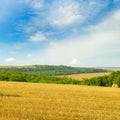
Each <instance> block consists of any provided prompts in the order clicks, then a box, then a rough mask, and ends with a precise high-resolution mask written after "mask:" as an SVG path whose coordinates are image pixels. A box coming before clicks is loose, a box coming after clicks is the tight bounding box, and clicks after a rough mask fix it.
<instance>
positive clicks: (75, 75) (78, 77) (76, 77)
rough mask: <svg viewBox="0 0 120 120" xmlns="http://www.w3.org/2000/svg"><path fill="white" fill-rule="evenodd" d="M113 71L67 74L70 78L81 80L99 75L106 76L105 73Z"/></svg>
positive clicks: (108, 73)
mask: <svg viewBox="0 0 120 120" xmlns="http://www.w3.org/2000/svg"><path fill="white" fill-rule="evenodd" d="M110 73H111V72H101V73H84V74H73V75H65V76H67V77H69V78H72V79H75V80H81V79H83V78H88V79H90V78H92V77H97V76H104V75H110Z"/></svg>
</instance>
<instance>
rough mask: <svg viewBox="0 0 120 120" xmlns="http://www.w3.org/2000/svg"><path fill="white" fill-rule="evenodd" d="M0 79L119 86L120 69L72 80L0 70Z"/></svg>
mask: <svg viewBox="0 0 120 120" xmlns="http://www.w3.org/2000/svg"><path fill="white" fill-rule="evenodd" d="M0 80H1V81H18V82H40V83H56V84H77V85H91V86H106V87H110V86H112V84H117V85H118V86H119V87H120V71H116V72H112V73H111V74H110V75H108V76H106V75H104V76H99V77H93V78H90V79H83V80H81V81H80V80H74V79H71V78H68V77H55V76H42V75H37V74H28V73H22V72H10V71H0Z"/></svg>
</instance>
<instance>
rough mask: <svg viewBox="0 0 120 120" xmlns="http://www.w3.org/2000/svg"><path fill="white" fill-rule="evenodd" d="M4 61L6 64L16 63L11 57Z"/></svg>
mask: <svg viewBox="0 0 120 120" xmlns="http://www.w3.org/2000/svg"><path fill="white" fill-rule="evenodd" d="M5 61H6V62H8V63H14V62H16V59H15V58H13V57H9V58H6V59H5Z"/></svg>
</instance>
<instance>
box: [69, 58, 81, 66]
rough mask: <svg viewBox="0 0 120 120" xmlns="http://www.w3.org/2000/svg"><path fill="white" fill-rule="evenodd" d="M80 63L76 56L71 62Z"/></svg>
mask: <svg viewBox="0 0 120 120" xmlns="http://www.w3.org/2000/svg"><path fill="white" fill-rule="evenodd" d="M78 63H79V60H78V59H76V58H74V59H73V60H72V61H71V62H70V64H71V65H77V64H78Z"/></svg>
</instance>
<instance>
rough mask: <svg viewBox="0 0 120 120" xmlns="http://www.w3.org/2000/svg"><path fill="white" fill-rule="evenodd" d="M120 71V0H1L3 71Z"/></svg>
mask: <svg viewBox="0 0 120 120" xmlns="http://www.w3.org/2000/svg"><path fill="white" fill-rule="evenodd" d="M34 64H49V65H69V66H77V67H103V66H104V67H120V0H0V66H2V65H34Z"/></svg>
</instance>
